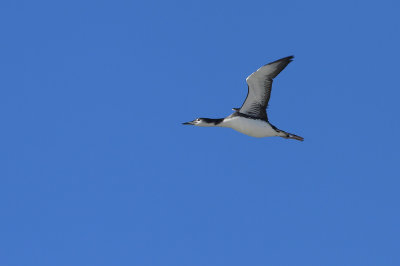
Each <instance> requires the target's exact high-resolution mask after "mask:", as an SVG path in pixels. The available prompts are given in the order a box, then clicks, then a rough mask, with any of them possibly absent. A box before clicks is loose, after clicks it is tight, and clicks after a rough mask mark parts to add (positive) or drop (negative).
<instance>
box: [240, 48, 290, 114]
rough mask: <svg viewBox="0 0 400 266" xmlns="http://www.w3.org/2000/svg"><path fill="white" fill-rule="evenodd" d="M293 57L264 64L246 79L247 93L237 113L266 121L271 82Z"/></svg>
mask: <svg viewBox="0 0 400 266" xmlns="http://www.w3.org/2000/svg"><path fill="white" fill-rule="evenodd" d="M293 58H294V57H293V56H288V57H285V58H282V59H279V60H277V61H275V62H272V63H269V64H266V65H264V66H262V67H261V68H259V69H258V70H257V71H256V72H254V73H253V74H251V75H250V76H248V77H247V79H246V82H247V85H248V92H247V97H246V100H245V101H244V103H243V105H242V107H241V108H240V110H239V112H241V113H243V114H246V115H249V116H253V117H258V118H262V119H265V120H266V121H268V117H267V111H266V108H267V106H268V101H269V98H270V96H271V88H272V80H273V79H274V78H275V77H276V76H277V75H278V74H279V73H280V72H281V71H282V70H283V69H284V68H285V67H286V66H287V65H288V64H289V63H290V62H292V59H293Z"/></svg>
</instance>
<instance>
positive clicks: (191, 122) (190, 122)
mask: <svg viewBox="0 0 400 266" xmlns="http://www.w3.org/2000/svg"><path fill="white" fill-rule="evenodd" d="M182 125H194V120H193V121H189V122H185V123H182Z"/></svg>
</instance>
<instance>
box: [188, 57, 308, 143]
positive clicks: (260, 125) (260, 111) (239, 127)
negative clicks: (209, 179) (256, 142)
mask: <svg viewBox="0 0 400 266" xmlns="http://www.w3.org/2000/svg"><path fill="white" fill-rule="evenodd" d="M293 58H294V57H293V56H288V57H285V58H282V59H279V60H277V61H274V62H272V63H269V64H266V65H264V66H262V67H261V68H259V69H258V70H257V71H256V72H254V73H252V74H251V75H250V76H248V77H247V78H246V82H247V85H248V91H247V97H246V100H245V101H244V103H243V105H242V107H240V108H233V109H232V110H233V111H235V112H234V113H233V114H231V115H230V116H228V117H226V118H218V119H212V118H197V119H195V120H193V121H190V122H186V123H183V125H194V126H199V127H228V128H232V129H234V130H236V131H239V132H241V133H243V134H246V135H248V136H251V137H256V138H263V137H273V136H278V137H282V138H286V139H296V140H300V141H303V140H304V138H302V137H300V136H297V135H295V134H292V133H288V132H285V131H283V130H280V129H278V128H277V127H275V126H273V125H272V124H271V123H269V121H268V116H267V111H266V109H267V106H268V101H269V98H270V96H271V88H272V80H273V79H274V78H275V77H276V76H277V75H278V74H279V73H280V72H281V71H282V70H283V69H284V68H285V67H286V66H287V65H288V64H289V63H290V62H292V60H293Z"/></svg>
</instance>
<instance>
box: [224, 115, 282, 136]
mask: <svg viewBox="0 0 400 266" xmlns="http://www.w3.org/2000/svg"><path fill="white" fill-rule="evenodd" d="M220 126H222V127H229V128H232V129H234V130H236V131H239V132H240V133H243V134H246V135H248V136H252V137H256V138H264V137H272V136H278V133H277V132H276V131H275V130H274V129H273V128H272V127H271V125H270V124H269V123H267V122H265V121H261V120H257V119H249V118H245V117H241V116H235V117H232V118H228V119H225V120H224V122H222V123H221V125H220Z"/></svg>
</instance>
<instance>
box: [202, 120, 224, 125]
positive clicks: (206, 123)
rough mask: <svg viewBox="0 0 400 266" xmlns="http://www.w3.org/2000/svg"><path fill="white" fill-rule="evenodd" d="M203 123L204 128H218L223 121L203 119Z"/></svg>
mask: <svg viewBox="0 0 400 266" xmlns="http://www.w3.org/2000/svg"><path fill="white" fill-rule="evenodd" d="M203 121H204V122H205V123H204V125H203V126H205V127H220V126H221V124H222V122H223V121H224V119H223V118H203Z"/></svg>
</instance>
